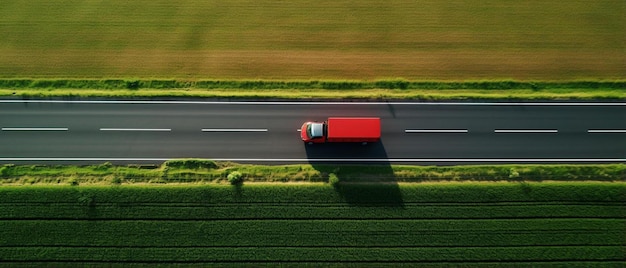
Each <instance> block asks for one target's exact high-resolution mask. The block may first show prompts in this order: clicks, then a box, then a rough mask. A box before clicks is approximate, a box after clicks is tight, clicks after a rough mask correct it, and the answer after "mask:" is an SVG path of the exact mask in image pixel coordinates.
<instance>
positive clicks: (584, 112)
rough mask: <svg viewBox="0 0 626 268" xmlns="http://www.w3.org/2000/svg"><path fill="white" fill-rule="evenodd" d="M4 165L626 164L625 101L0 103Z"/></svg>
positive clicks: (0, 157)
mask: <svg viewBox="0 0 626 268" xmlns="http://www.w3.org/2000/svg"><path fill="white" fill-rule="evenodd" d="M333 116H367V117H380V118H381V122H382V141H381V142H380V143H378V144H368V145H366V146H363V145H360V144H322V145H318V144H316V145H305V144H303V143H302V141H301V140H300V138H299V133H298V131H297V130H298V128H299V127H300V126H301V125H302V123H303V122H304V121H308V120H317V121H323V120H324V119H326V118H327V117H333ZM0 128H1V131H0V163H51V162H54V163H76V162H79V163H102V162H105V161H109V162H113V163H116V162H126V163H128V162H133V163H161V162H163V161H164V160H166V159H174V158H206V159H217V160H230V161H238V162H258V163H297V162H316V161H333V162H354V161H357V162H359V161H366V162H398V163H414V164H445V165H448V164H480V163H572V162H603V163H615V162H621V163H623V162H626V103H384V102H383V103H317V102H201V101H198V102H185V101H169V102H168V101H157V102H150V101H44V100H30V101H28V100H26V101H25V100H1V101H0Z"/></svg>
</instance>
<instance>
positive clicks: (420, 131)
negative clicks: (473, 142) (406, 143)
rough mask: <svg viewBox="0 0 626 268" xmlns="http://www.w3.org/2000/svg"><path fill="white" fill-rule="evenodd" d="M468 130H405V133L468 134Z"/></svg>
mask: <svg viewBox="0 0 626 268" xmlns="http://www.w3.org/2000/svg"><path fill="white" fill-rule="evenodd" d="M468 132H469V131H468V130H467V129H405V130H404V133H468Z"/></svg>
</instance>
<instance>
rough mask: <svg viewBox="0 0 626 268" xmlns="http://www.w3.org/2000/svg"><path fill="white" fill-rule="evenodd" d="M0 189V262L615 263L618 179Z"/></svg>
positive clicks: (624, 200)
mask: <svg viewBox="0 0 626 268" xmlns="http://www.w3.org/2000/svg"><path fill="white" fill-rule="evenodd" d="M342 187H343V188H342V189H337V188H333V187H332V186H330V185H324V184H308V185H289V184H278V185H276V184H274V185H259V184H255V185H244V186H240V187H235V186H227V185H196V186H193V185H186V186H78V187H72V186H30V187H23V186H3V187H0V200H3V202H2V203H1V204H0V265H7V266H21V265H25V264H28V265H41V266H67V265H72V266H86V265H89V266H94V265H95V266H102V265H107V266H109V265H133V266H154V265H182V266H201V267H204V266H207V265H219V266H235V267H240V266H276V265H287V266H302V265H308V266H327V265H342V266H345V265H348V266H360V267H361V266H375V267H380V266H416V265H425V266H429V267H433V266H434V267H441V266H450V265H452V266H458V267H481V266H493V265H505V266H509V265H510V266H517V267H530V266H532V267H554V266H563V267H565V266H567V267H588V266H594V267H618V266H620V265H624V264H625V262H624V250H625V249H626V242H625V241H626V240H625V239H624V227H625V224H626V222H625V221H626V206H625V205H624V204H626V184H624V183H623V182H579V183H575V182H543V183H525V184H520V183H443V184H441V183H428V184H399V185H398V184H395V185H390V184H368V185H343V186H342Z"/></svg>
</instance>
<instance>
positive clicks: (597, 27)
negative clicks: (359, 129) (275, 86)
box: [0, 0, 626, 80]
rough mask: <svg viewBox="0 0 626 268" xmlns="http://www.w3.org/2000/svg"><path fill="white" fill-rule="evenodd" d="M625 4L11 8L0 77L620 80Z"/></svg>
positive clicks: (117, 0) (22, 0) (69, 2)
mask: <svg viewBox="0 0 626 268" xmlns="http://www.w3.org/2000/svg"><path fill="white" fill-rule="evenodd" d="M625 12H626V5H625V4H624V2H623V1H622V0H603V1H587V0H571V1H566V2H563V1H556V0H547V1H546V0H530V1H507V0H484V1H473V0H456V1H440V0H425V1H414V0H397V1H377V0H362V1H327V0H320V1H305V0H292V1H273V0H229V1H194V0H185V1H164V0H156V1H155V0H136V1H123V0H109V1H86V0H63V1H45V0H28V1H26V0H4V1H2V7H1V8H0V36H2V38H0V77H5V78H7V77H8V78H12V77H47V78H68V77H69V78H75V77H78V78H82V77H89V78H120V77H121V78H129V77H140V78H184V79H198V78H201V79H206V78H219V79H279V80H285V79H287V80H288V79H356V80H372V79H380V78H400V77H401V78H405V79H409V80H424V79H426V80H432V79H435V80H468V79H515V80H578V79H609V80H610V79H623V78H624V73H625V66H624V62H625V61H626V53H624V49H625V48H626V45H625V42H624V30H625V26H626V16H624V13H625Z"/></svg>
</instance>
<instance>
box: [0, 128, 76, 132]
mask: <svg viewBox="0 0 626 268" xmlns="http://www.w3.org/2000/svg"><path fill="white" fill-rule="evenodd" d="M69 130H70V129H69V128H66V127H3V128H2V131H69Z"/></svg>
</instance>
